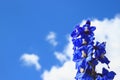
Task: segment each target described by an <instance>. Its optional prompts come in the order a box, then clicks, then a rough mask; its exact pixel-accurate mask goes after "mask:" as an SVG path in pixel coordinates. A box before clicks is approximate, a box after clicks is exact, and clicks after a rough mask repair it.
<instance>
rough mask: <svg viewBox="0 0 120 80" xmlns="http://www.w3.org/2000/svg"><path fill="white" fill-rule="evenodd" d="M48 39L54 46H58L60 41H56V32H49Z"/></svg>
mask: <svg viewBox="0 0 120 80" xmlns="http://www.w3.org/2000/svg"><path fill="white" fill-rule="evenodd" d="M46 40H47V41H49V43H50V44H52V45H53V46H57V44H58V42H57V41H56V34H55V33H54V32H49V34H48V35H47V37H46Z"/></svg>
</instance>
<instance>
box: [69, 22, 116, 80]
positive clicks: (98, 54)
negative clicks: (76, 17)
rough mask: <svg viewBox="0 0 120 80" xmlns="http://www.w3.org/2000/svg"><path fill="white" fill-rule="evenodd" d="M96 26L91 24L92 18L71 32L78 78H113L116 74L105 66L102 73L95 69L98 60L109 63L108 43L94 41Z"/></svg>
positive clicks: (110, 79)
mask: <svg viewBox="0 0 120 80" xmlns="http://www.w3.org/2000/svg"><path fill="white" fill-rule="evenodd" d="M95 29H96V27H94V26H91V22H90V20H88V21H87V22H86V24H85V25H83V26H82V27H80V25H77V26H76V27H75V30H74V31H73V32H72V33H71V37H72V42H73V45H74V47H73V50H74V53H73V61H74V62H75V63H76V69H77V73H76V77H75V79H76V80H113V79H114V76H115V75H116V74H115V72H113V71H110V72H109V71H108V70H107V69H105V68H103V71H102V73H97V71H95V68H96V65H97V64H98V62H101V63H105V64H107V65H108V64H109V63H110V61H109V60H108V58H107V57H106V56H105V54H106V50H105V47H106V43H105V42H102V43H100V42H98V41H97V42H96V44H95V43H94V40H95V37H94V31H95Z"/></svg>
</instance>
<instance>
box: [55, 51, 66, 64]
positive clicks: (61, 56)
mask: <svg viewBox="0 0 120 80" xmlns="http://www.w3.org/2000/svg"><path fill="white" fill-rule="evenodd" d="M54 55H55V56H56V58H57V59H58V60H59V61H60V62H61V63H63V62H65V61H66V60H68V59H67V57H66V55H65V54H63V53H61V52H55V53H54Z"/></svg>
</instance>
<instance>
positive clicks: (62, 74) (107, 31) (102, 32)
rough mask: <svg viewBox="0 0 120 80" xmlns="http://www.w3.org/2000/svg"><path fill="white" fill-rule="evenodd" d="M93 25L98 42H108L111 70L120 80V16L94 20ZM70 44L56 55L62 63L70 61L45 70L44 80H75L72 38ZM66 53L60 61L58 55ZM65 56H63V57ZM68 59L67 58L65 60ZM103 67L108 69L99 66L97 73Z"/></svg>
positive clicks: (117, 79)
mask: <svg viewBox="0 0 120 80" xmlns="http://www.w3.org/2000/svg"><path fill="white" fill-rule="evenodd" d="M83 23H85V20H83V21H82V23H81V24H83ZM92 25H94V26H96V27H97V29H96V31H95V37H96V40H97V41H101V42H102V41H106V42H107V45H106V49H107V54H106V56H107V57H108V58H109V59H110V61H111V63H110V70H113V71H115V72H116V73H117V75H116V76H115V80H119V78H120V76H119V75H120V73H119V72H120V61H119V60H120V58H119V57H120V53H119V52H120V45H119V44H120V39H119V36H120V31H119V30H120V16H116V17H115V18H113V19H107V18H106V19H104V20H97V19H93V20H92ZM68 40H69V42H68V44H67V45H66V47H65V49H64V50H63V51H62V52H59V53H55V55H56V58H57V59H58V60H60V61H62V60H64V57H69V58H70V59H69V60H66V61H65V62H64V63H63V65H62V66H60V67H58V66H55V65H53V66H52V68H51V69H50V70H49V71H48V70H45V71H44V73H43V74H42V79H43V80H56V79H57V80H75V79H74V76H75V73H76V70H75V63H73V61H72V54H73V50H72V47H73V45H72V42H71V40H70V38H68ZM61 53H64V57H63V59H62V60H61V59H59V58H58V55H59V54H60V55H61ZM62 56H63V55H62ZM65 59H66V58H65ZM102 67H106V68H107V66H106V65H104V64H103V65H101V64H99V66H97V71H98V72H99V71H101V68H102Z"/></svg>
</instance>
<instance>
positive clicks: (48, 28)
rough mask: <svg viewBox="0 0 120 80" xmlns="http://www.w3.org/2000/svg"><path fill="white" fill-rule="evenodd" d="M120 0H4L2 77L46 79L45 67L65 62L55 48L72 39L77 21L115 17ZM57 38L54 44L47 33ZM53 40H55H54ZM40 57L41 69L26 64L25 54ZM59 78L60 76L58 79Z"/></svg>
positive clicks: (0, 11)
mask: <svg viewBox="0 0 120 80" xmlns="http://www.w3.org/2000/svg"><path fill="white" fill-rule="evenodd" d="M119 3H120V1H119V0H44V1H43V0H0V37H1V38H0V74H1V76H0V80H42V78H41V77H40V76H41V75H42V74H43V73H44V71H45V70H50V69H51V67H52V66H53V65H57V66H61V65H62V63H61V62H59V60H57V59H56V57H55V55H54V52H55V51H59V52H60V51H62V50H63V49H64V47H65V45H66V44H67V43H68V41H67V39H66V36H67V35H69V34H70V33H71V32H72V30H73V27H74V25H75V24H78V23H80V22H82V20H84V19H94V18H95V19H99V20H103V19H104V18H107V19H111V18H113V17H115V15H117V14H119V13H120V4H119ZM50 32H54V33H55V34H54V36H56V37H52V38H53V40H54V41H56V42H57V44H56V45H51V43H49V39H46V38H47V35H48V34H49V33H50ZM54 41H53V42H54ZM25 53H27V54H35V55H37V56H38V57H39V60H38V62H39V64H40V66H41V69H39V70H36V69H35V67H34V66H29V65H28V66H26V65H24V64H23V62H22V61H21V60H20V57H21V56H22V55H23V54H25ZM56 80H57V79H56Z"/></svg>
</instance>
